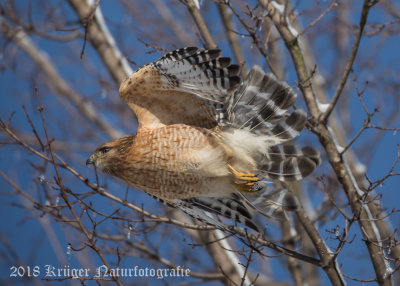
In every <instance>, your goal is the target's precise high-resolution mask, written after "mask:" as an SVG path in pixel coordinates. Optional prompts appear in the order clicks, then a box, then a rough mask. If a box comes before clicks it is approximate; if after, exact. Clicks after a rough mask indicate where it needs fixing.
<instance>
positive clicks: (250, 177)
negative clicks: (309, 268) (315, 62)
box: [86, 47, 320, 230]
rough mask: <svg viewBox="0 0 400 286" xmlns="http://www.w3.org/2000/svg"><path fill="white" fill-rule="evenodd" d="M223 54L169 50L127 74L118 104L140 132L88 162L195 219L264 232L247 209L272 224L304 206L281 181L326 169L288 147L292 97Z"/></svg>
mask: <svg viewBox="0 0 400 286" xmlns="http://www.w3.org/2000/svg"><path fill="white" fill-rule="evenodd" d="M238 74H239V66H237V65H234V64H231V59H230V58H227V57H222V56H221V51H220V50H218V49H210V50H203V49H199V48H196V47H186V48H182V49H178V50H175V51H172V52H170V53H168V54H166V55H165V56H163V57H161V58H160V59H159V60H157V61H155V62H153V63H150V64H148V65H146V66H144V67H142V68H140V69H139V70H138V71H136V72H135V73H133V74H132V75H131V76H130V77H128V78H126V79H125V80H124V81H123V82H122V84H121V86H120V89H119V94H120V97H121V99H122V100H123V101H124V102H125V103H126V104H127V105H128V106H129V107H130V108H131V109H132V111H133V112H134V113H135V114H136V116H137V118H138V122H139V125H138V129H137V133H136V135H127V136H124V137H122V138H119V139H116V140H113V141H110V142H107V143H104V144H102V145H101V146H99V147H98V148H97V150H96V151H95V153H94V154H93V155H91V156H90V158H89V159H88V160H87V162H86V163H87V165H88V164H94V165H95V166H96V167H97V168H98V169H100V170H101V171H103V172H105V173H107V174H111V175H113V176H115V177H118V178H120V179H122V180H123V181H125V182H126V183H128V184H129V185H132V186H134V187H135V188H138V189H141V190H143V191H144V192H146V193H148V194H150V195H152V196H153V197H156V198H158V199H159V200H161V201H163V202H165V203H167V204H168V205H171V206H174V207H177V208H179V209H181V210H183V211H184V212H186V213H187V214H189V215H191V216H192V217H194V218H197V219H199V220H202V221H204V222H206V223H208V224H212V225H214V226H216V227H218V228H221V229H225V225H224V224H223V223H222V222H221V221H220V220H217V219H216V218H215V217H214V216H212V215H210V213H214V214H218V215H221V216H223V217H227V218H229V219H232V220H233V221H236V222H239V223H242V224H244V225H246V226H248V227H250V228H253V229H255V230H258V227H257V226H256V224H255V223H254V221H253V220H252V214H251V212H250V211H249V210H250V209H253V210H256V211H257V212H259V213H261V214H263V215H265V216H267V217H272V218H278V219H281V218H284V217H285V216H286V210H295V209H297V208H298V207H299V202H298V201H297V199H296V197H295V196H294V195H293V194H292V193H291V192H290V191H289V190H287V189H284V188H276V187H274V185H273V183H274V182H275V181H279V182H286V181H291V180H301V179H302V178H304V177H305V176H307V175H309V174H310V173H311V172H312V171H313V170H314V169H315V168H316V166H318V165H319V163H320V155H319V153H318V152H317V151H316V150H315V149H313V148H312V147H304V148H302V149H299V148H296V146H295V145H294V144H293V143H292V141H293V139H294V138H295V137H296V136H297V135H299V133H300V131H301V130H302V129H303V127H304V125H305V122H306V113H305V112H304V111H302V110H300V109H295V110H294V111H292V112H289V109H290V108H291V107H292V106H293V104H294V101H295V99H296V94H295V93H294V92H293V91H292V89H291V88H290V87H289V86H288V85H287V84H286V83H284V82H281V81H278V80H277V79H276V78H275V77H274V76H273V75H272V74H265V73H264V72H263V70H262V69H261V68H260V67H259V66H254V67H253V68H252V69H251V71H250V72H249V74H248V75H247V77H246V79H245V80H244V81H243V80H242V79H241V78H240V76H239V75H238Z"/></svg>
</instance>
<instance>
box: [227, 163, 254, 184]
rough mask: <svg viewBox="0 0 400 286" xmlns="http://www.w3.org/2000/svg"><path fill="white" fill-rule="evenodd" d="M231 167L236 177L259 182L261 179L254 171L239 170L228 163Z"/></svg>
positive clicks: (241, 179)
mask: <svg viewBox="0 0 400 286" xmlns="http://www.w3.org/2000/svg"><path fill="white" fill-rule="evenodd" d="M228 167H229V169H230V170H231V172H232V174H233V175H235V177H236V179H238V180H240V181H246V182H257V181H258V180H259V179H258V178H257V177H256V176H255V175H254V174H253V173H243V172H239V171H237V170H236V169H235V168H233V167H232V166H231V165H228Z"/></svg>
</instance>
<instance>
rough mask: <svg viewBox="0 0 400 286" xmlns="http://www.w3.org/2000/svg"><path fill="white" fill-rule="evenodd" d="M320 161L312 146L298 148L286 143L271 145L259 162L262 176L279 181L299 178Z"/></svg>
mask: <svg viewBox="0 0 400 286" xmlns="http://www.w3.org/2000/svg"><path fill="white" fill-rule="evenodd" d="M320 163H321V159H320V155H319V152H318V151H317V150H315V149H314V148H312V147H308V146H307V147H303V148H302V149H301V150H299V149H298V148H297V147H296V146H295V145H293V144H290V143H287V144H281V145H275V146H271V147H269V149H268V154H267V156H264V157H263V158H262V159H261V160H260V162H259V170H260V174H261V175H262V176H265V177H266V178H269V179H272V180H279V181H281V182H285V181H293V180H297V181H298V180H301V179H303V178H304V177H307V176H308V175H310V174H311V173H312V171H313V170H314V169H315V168H316V167H317V166H318V165H319V164H320Z"/></svg>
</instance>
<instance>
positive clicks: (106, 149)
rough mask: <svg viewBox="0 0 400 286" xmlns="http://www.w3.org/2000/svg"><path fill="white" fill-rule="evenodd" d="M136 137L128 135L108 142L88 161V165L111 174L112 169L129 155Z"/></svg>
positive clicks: (98, 148)
mask: <svg viewBox="0 0 400 286" xmlns="http://www.w3.org/2000/svg"><path fill="white" fill-rule="evenodd" d="M134 138H135V135H127V136H124V137H121V138H119V139H115V140H112V141H109V142H106V143H104V144H102V145H100V146H99V147H97V149H96V151H95V152H94V153H93V154H92V155H91V156H90V157H89V159H87V160H86V166H87V165H95V166H96V167H97V168H99V169H100V170H102V171H104V172H107V173H109V172H110V167H112V166H115V165H118V162H121V161H122V160H123V159H124V158H125V157H126V155H127V154H128V153H129V150H130V147H131V146H132V144H133V140H134Z"/></svg>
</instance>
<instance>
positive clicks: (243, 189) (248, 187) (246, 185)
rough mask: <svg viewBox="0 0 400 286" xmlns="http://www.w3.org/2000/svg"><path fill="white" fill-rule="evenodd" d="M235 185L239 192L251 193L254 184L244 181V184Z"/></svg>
mask: <svg viewBox="0 0 400 286" xmlns="http://www.w3.org/2000/svg"><path fill="white" fill-rule="evenodd" d="M235 186H236V189H237V190H238V191H239V192H242V193H250V192H252V190H253V186H254V184H253V183H244V184H239V183H235Z"/></svg>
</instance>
